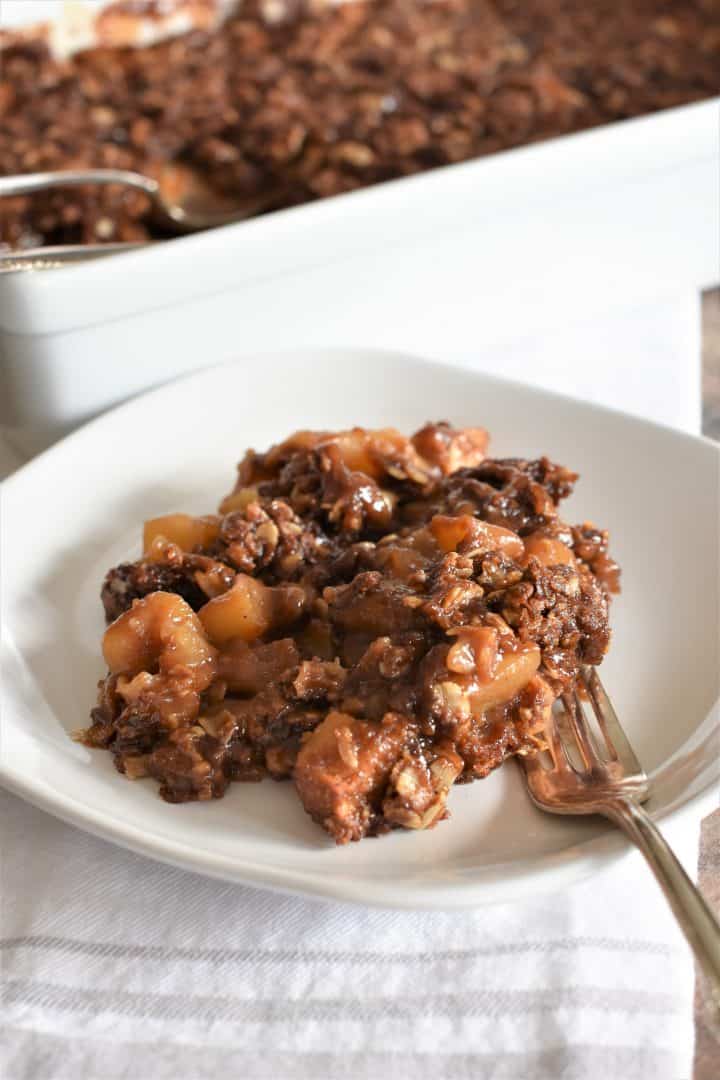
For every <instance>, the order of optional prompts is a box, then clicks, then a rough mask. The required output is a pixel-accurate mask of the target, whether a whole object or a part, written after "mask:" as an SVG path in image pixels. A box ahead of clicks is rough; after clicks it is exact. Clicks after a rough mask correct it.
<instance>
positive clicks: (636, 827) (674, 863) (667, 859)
mask: <svg viewBox="0 0 720 1080" xmlns="http://www.w3.org/2000/svg"><path fill="white" fill-rule="evenodd" d="M601 813H603V814H604V815H605V816H606V817H608V818H610V820H611V821H613V822H614V823H615V824H616V825H619V826H620V828H621V829H623V830H624V831H625V832H626V833H627V835H628V836H629V837H630V839H631V840H632V841H633V842H634V843H635V845H636V846H637V847H638V848H639V849H640V851H642V853H643V855H644V856H645V858H646V859H647V861H648V863H649V864H650V868H651V870H652V871H653V873H654V874H655V877H656V878H657V880H658V882H659V883H660V887H661V888H662V890H663V892H664V893H665V896H666V897H667V899H668V902H669V904H670V907H671V908H672V910H673V913H674V915H675V918H676V919H677V921H678V924H679V926H680V929H681V930H682V932H683V933H684V934H685V937H686V938H687V941H688V944H689V945H690V948H691V949H692V950H693V952H694V954H695V959H696V960H697V962H698V964H699V966H700V969H701V970H702V972H703V974H704V976H705V979H706V988H707V991H708V993H707V1002H706V1005H707V1011H708V1020H709V1021H710V1022H711V1023H712V1024H713V1026H714V1027H715V1030H716V1031H717V1030H719V1029H720V922H718V920H717V918H716V917H715V915H714V914H713V912H712V910H711V909H710V907H709V905H708V904H707V902H706V901H705V900H704V899H703V897H702V896H701V895H700V893H699V891H698V890H697V889H696V887H695V886H694V885H693V883H692V881H691V880H690V878H689V877H688V876H687V874H686V873H685V871H684V869H683V868H682V866H681V865H680V863H679V862H678V859H677V858H676V856H675V855H674V853H673V851H672V848H671V847H670V845H669V844H668V843H667V841H666V840H665V838H664V837H663V835H662V833H661V832H660V830H659V829H658V828H657V826H656V825H655V824H654V823H653V821H652V819H651V818H650V817H649V815H648V814H646V812H645V811H644V810H643V808H642V807H641V806H640V805H638V803H636V802H634V801H633V800H632V799H619V800H617V801H616V800H613V801H612V802H608V803H607V804H605V805H603V807H602V809H601Z"/></svg>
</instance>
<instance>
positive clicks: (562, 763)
mask: <svg viewBox="0 0 720 1080" xmlns="http://www.w3.org/2000/svg"><path fill="white" fill-rule="evenodd" d="M545 734H546V735H547V740H548V747H549V750H550V754H551V756H552V759H553V762H554V763H555V768H556V769H565V770H568V769H572V767H573V765H572V761H571V760H570V758H569V756H568V752H567V750H566V749H565V743H564V742H563V739H562V736H561V734H560V729H559V728H558V723H557V717H556V716H555V715H554V713H553V712H551V713H550V716H549V718H548V722H547V725H546V727H545Z"/></svg>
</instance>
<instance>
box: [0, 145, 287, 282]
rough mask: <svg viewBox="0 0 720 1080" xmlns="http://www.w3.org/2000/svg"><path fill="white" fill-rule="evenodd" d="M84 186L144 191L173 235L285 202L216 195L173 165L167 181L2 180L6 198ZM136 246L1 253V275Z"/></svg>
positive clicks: (114, 176)
mask: <svg viewBox="0 0 720 1080" xmlns="http://www.w3.org/2000/svg"><path fill="white" fill-rule="evenodd" d="M81 184H122V185H124V186H125V187H131V188H135V190H136V191H142V192H143V193H144V194H145V195H147V196H148V197H149V198H150V199H151V200H152V203H153V214H154V217H155V219H156V221H157V222H158V224H160V225H162V226H164V227H165V228H166V229H168V230H171V231H173V232H180V233H189V232H199V231H201V230H203V229H214V228H217V227H218V226H220V225H230V224H232V223H233V222H237V221H245V220H246V219H247V218H249V217H254V216H255V215H256V214H259V213H261V212H262V211H263V210H269V209H271V208H272V207H273V206H277V205H278V204H279V203H280V202H281V194H282V193H281V192H280V191H279V190H278V189H277V188H275V189H273V190H271V191H268V192H264V193H263V194H262V195H258V196H256V197H254V198H252V199H246V200H245V201H244V202H241V201H239V200H233V199H231V198H228V197H226V196H224V195H220V194H218V192H216V191H213V190H212V188H210V187H209V186H208V185H207V184H205V183H203V181H202V180H201V179H200V178H199V177H198V176H197V175H196V174H195V173H193V172H192V171H191V170H190V169H187V168H185V167H184V166H178V165H173V166H170V167H169V168H168V170H167V174H166V177H165V178H163V180H162V181H158V180H155V179H154V178H153V177H150V176H145V175H143V173H138V172H132V171H130V170H127V169H60V170H57V171H54V172H37V173H25V174H23V175H20V176H4V177H0V197H2V196H6V197H11V196H14V195H31V194H33V193H35V192H38V191H49V190H52V189H53V188H63V187H75V186H78V185H81ZM139 246H140V245H139V244H136V243H127V244H124V243H115V244H112V243H107V244H66V245H62V246H59V247H53V248H50V247H41V248H33V249H32V250H26V251H14V252H9V253H7V254H5V255H0V273H3V272H5V273H7V272H14V271H18V270H54V269H56V268H58V267H60V266H64V265H66V264H67V263H69V262H80V261H85V260H86V259H93V258H97V257H98V256H103V255H111V254H117V253H118V252H120V251H128V250H131V249H132V248H135V247H139Z"/></svg>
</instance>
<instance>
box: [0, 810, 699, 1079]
mask: <svg viewBox="0 0 720 1080" xmlns="http://www.w3.org/2000/svg"><path fill="white" fill-rule="evenodd" d="M0 822H2V826H1V828H2V837H3V849H4V850H3V873H2V878H3V880H2V887H3V914H2V944H1V948H2V953H1V955H2V970H3V976H4V1008H3V1017H2V1035H1V1037H0V1044H1V1045H2V1050H1V1051H0V1053H1V1054H2V1055H3V1060H2V1061H1V1062H0V1066H1V1067H0V1074H1V1075H2V1076H3V1078H4V1080H205V1078H208V1080H210V1078H212V1080H215V1078H216V1077H217V1076H218V1075H226V1076H230V1077H242V1078H243V1080H256V1078H257V1080H261V1078H270V1077H272V1078H278V1080H324V1078H335V1077H337V1078H342V1080H355V1078H357V1080H361V1078H362V1080H365V1078H368V1080H370V1078H372V1080H375V1078H376V1077H377V1076H378V1075H391V1076H392V1077H394V1078H396V1080H404V1078H413V1080H425V1078H428V1080H430V1078H432V1080H455V1078H461V1077H462V1078H468V1080H478V1078H485V1077H488V1078H492V1080H496V1078H497V1080H500V1078H503V1080H504V1078H509V1077H512V1078H513V1080H545V1078H547V1080H559V1078H561V1077H563V1078H564V1077H573V1078H574V1077H578V1078H587V1080H605V1078H607V1077H608V1076H614V1077H617V1078H618V1080H648V1078H649V1077H653V1078H654V1080H689V1077H690V1068H691V1057H692V1045H693V1036H692V994H693V969H692V963H691V960H690V957H689V954H688V951H687V949H686V947H685V945H684V943H683V941H682V940H681V938H680V936H679V932H678V931H677V930H676V928H675V926H674V924H673V921H672V918H671V916H670V914H669V911H668V910H667V908H666V905H665V902H664V900H663V899H662V897H661V895H660V894H659V890H658V889H657V887H656V885H655V883H654V881H653V880H652V878H651V876H650V874H649V872H648V871H647V870H646V868H645V866H644V865H643V863H642V861H641V859H640V857H639V856H635V855H631V856H629V857H628V858H626V859H625V860H624V861H623V862H622V863H621V864H620V866H619V867H616V868H615V869H612V870H609V871H606V872H603V873H601V874H599V875H598V876H597V877H596V878H594V879H592V880H591V881H589V882H587V883H586V884H583V885H580V886H578V887H576V888H574V889H573V890H572V891H571V892H570V893H566V894H563V895H547V896H540V897H538V898H537V899H536V900H534V901H533V902H531V903H525V904H520V905H501V906H496V907H490V908H482V909H478V910H475V911H469V912H454V913H441V912H438V913H432V912H431V913H428V912H423V913H415V912H403V911H369V910H362V909H358V908H353V907H350V906H346V905H339V904H327V903H322V902H318V901H310V900H302V899H297V898H292V897H285V896H279V895H275V894H272V893H269V892H261V891H258V890H254V889H247V888H241V887H238V886H235V885H227V884H224V883H222V882H218V881H211V880H209V879H205V878H202V877H199V876H195V875H193V874H189V873H186V872H184V871H181V870H175V869H173V868H170V867H167V866H161V865H159V864H156V863H154V862H151V861H150V860H148V859H145V858H143V857H141V856H138V855H134V854H131V853H129V852H126V851H122V850H120V849H119V848H116V847H113V846H111V845H110V844H108V843H106V842H104V841H102V840H99V839H96V838H95V837H91V836H87V835H85V834H83V833H80V832H78V831H77V830H76V829H73V828H71V827H69V826H67V825H64V824H62V823H61V822H59V821H55V820H54V819H53V818H51V817H49V816H48V815H46V814H44V813H42V812H41V811H39V810H35V809H33V808H31V807H29V806H27V805H26V804H25V803H23V802H21V801H20V800H19V799H17V798H15V797H14V796H12V795H10V794H8V793H6V792H0ZM696 834H697V827H694V828H692V830H691V835H690V837H688V840H689V842H682V837H680V840H681V843H680V844H679V846H680V848H681V849H682V850H683V852H684V854H685V856H686V860H687V863H688V864H689V865H691V864H694V862H695V859H696V851H697V844H696V843H693V840H692V836H693V835H696ZM673 839H675V841H676V843H677V841H678V837H677V836H673Z"/></svg>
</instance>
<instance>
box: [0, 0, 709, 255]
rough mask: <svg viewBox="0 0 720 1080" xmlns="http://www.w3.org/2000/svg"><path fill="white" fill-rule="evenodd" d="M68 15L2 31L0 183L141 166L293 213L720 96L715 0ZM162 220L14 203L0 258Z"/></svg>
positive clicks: (132, 237) (306, 2)
mask: <svg viewBox="0 0 720 1080" xmlns="http://www.w3.org/2000/svg"><path fill="white" fill-rule="evenodd" d="M58 7H60V5H58ZM62 27H63V24H62V23H58V24H57V25H56V24H53V25H51V26H47V25H46V26H40V27H37V28H35V29H34V30H33V29H29V30H27V31H23V32H21V31H7V32H5V33H3V32H2V31H0V175H9V174H16V173H29V172H37V171H44V170H54V169H68V168H83V167H93V168H113V169H130V170H135V171H138V172H141V173H144V174H146V175H148V176H151V177H154V178H155V179H157V180H158V181H159V182H160V185H161V187H162V189H163V190H164V191H165V192H167V195H168V198H169V199H170V201H171V202H172V201H173V196H174V194H175V193H177V192H178V191H185V190H196V189H197V190H199V191H201V192H202V191H205V190H206V189H209V191H208V195H214V196H215V198H216V199H217V197H218V196H219V197H221V198H223V199H226V200H230V201H232V202H233V204H237V205H238V207H243V206H247V207H248V208H257V206H258V205H260V204H262V205H263V206H265V207H266V208H267V209H275V208H279V207H289V206H293V205H296V204H299V203H304V202H307V201H309V200H312V199H318V198H324V197H326V196H331V195H337V194H340V193H342V192H346V191H351V190H353V189H356V188H360V187H364V186H367V185H368V184H375V183H380V182H383V181H386V180H391V179H394V178H398V177H404V176H409V175H411V174H414V173H418V172H422V171H424V170H427V169H431V168H435V167H437V166H443V165H449V164H453V163H456V162H460V161H466V160H469V159H472V158H477V157H481V156H483V155H486V154H491V153H494V152H496V151H498V150H503V149H506V148H508V147H513V146H518V145H522V144H526V143H530V142H534V141H536V140H539V139H546V138H550V137H553V136H559V135H563V134H565V133H568V132H573V131H579V130H583V129H586V128H590V127H594V126H597V125H599V124H605V123H608V122H610V121H613V120H619V119H623V118H625V117H630V116H638V115H641V114H644V113H649V112H653V111H655V110H658V109H665V108H668V107H670V106H673V105H681V104H684V103H686V102H691V101H697V100H700V99H702V98H707V97H711V96H712V95H713V94H717V93H718V92H720V7H719V6H718V4H717V2H716V0H634V2H633V3H632V4H624V5H623V4H619V3H616V2H614V0H585V2H583V3H577V2H575V0H356V2H352V3H343V4H338V3H337V2H336V0H243V2H239V0H115V2H114V3H111V4H109V5H105V6H104V7H103V8H102V9H101V10H100V12H99V14H95V15H93V18H92V19H91V20H90V21H89V23H88V25H85V24H83V25H82V26H81V27H79V28H77V27H75V28H74V32H71V31H73V27H69V28H66V29H65V31H64V32H63V33H62V34H61V33H60V30H61V29H62ZM182 31H185V32H182ZM150 211H151V205H150V201H149V199H148V197H147V196H146V195H145V194H143V193H142V192H138V191H135V190H133V189H130V188H128V187H123V186H119V185H116V186H113V187H100V186H98V185H91V186H87V187H84V188H83V187H75V188H64V189H54V190H53V191H50V192H44V193H42V194H35V195H23V196H19V197H17V198H14V199H3V200H1V201H0V250H1V249H2V247H3V246H4V247H6V248H7V249H15V248H17V249H23V248H30V247H35V246H40V245H43V244H63V243H89V242H94V243H102V242H104V241H143V240H147V239H149V238H150V237H152V236H158V235H161V233H162V230H159V228H158V225H157V223H156V222H154V221H153V218H152V215H151V213H150ZM248 212H250V209H249V210H248ZM253 212H255V211H254V210H253Z"/></svg>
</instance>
